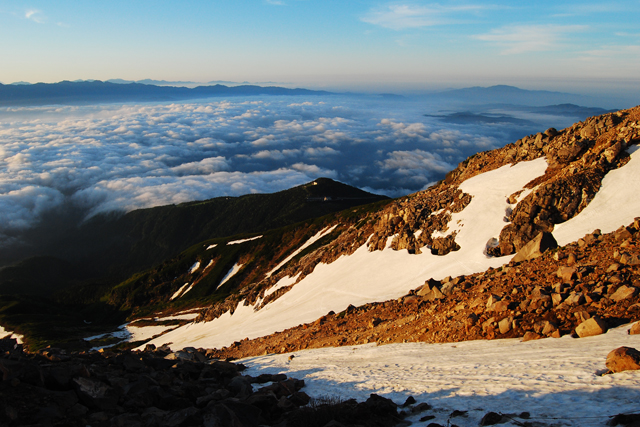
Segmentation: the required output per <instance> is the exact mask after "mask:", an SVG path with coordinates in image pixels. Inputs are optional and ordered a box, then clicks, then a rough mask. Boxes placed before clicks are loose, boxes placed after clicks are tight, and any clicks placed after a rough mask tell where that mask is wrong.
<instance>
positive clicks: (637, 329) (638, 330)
mask: <svg viewBox="0 0 640 427" xmlns="http://www.w3.org/2000/svg"><path fill="white" fill-rule="evenodd" d="M638 334H640V322H636V323H634V324H633V326H632V327H631V329H629V335H638Z"/></svg>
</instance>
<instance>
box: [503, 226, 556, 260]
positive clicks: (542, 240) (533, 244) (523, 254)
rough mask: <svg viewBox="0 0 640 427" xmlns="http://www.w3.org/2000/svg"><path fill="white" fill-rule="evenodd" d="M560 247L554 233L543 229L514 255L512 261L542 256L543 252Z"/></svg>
mask: <svg viewBox="0 0 640 427" xmlns="http://www.w3.org/2000/svg"><path fill="white" fill-rule="evenodd" d="M557 247H558V242H556V239H555V237H553V234H551V233H549V232H546V231H543V232H540V233H538V235H537V236H536V237H534V238H533V240H530V241H529V242H528V243H527V244H526V245H524V246H523V247H522V248H521V249H520V250H519V251H518V253H516V255H515V256H514V257H513V259H512V261H514V262H522V261H526V260H529V259H534V258H538V257H540V256H542V254H543V253H544V252H546V251H548V250H549V249H554V248H557Z"/></svg>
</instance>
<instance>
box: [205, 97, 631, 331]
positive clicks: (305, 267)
mask: <svg viewBox="0 0 640 427" xmlns="http://www.w3.org/2000/svg"><path fill="white" fill-rule="evenodd" d="M638 142H640V108H638V107H636V108H634V109H630V110H624V111H619V112H616V113H611V114H606V115H603V116H598V117H593V118H590V119H588V120H586V121H585V122H582V123H577V124H575V125H574V126H572V127H570V128H567V129H564V130H561V131H557V130H555V129H548V130H547V131H545V132H544V133H538V134H536V135H532V136H529V137H526V138H523V139H521V140H518V141H516V142H515V143H513V144H509V145H507V146H505V147H503V148H501V149H498V150H493V151H489V152H483V153H478V154H476V155H475V156H472V157H471V158H469V159H468V160H466V161H465V162H463V163H461V164H460V165H459V166H458V167H457V168H456V169H455V170H454V171H452V172H450V173H449V174H448V175H447V177H446V179H445V180H444V181H443V182H441V183H439V184H438V185H435V186H433V187H431V188H429V189H428V190H425V191H422V192H418V193H415V194H412V195H409V196H407V197H404V198H401V199H398V200H395V201H394V202H393V203H390V204H388V205H386V206H385V207H384V208H383V209H380V210H375V211H372V212H369V213H366V214H365V215H362V214H361V215H359V216H358V217H356V218H355V219H353V220H352V221H351V222H345V221H344V220H343V219H342V218H341V220H343V221H342V222H339V223H338V224H335V225H337V227H338V230H339V231H340V233H339V235H338V234H336V238H335V239H334V240H332V241H331V242H329V243H327V244H326V245H324V246H322V247H320V248H318V249H317V250H315V251H313V252H311V253H309V254H306V255H305V256H304V257H302V258H300V259H299V260H297V261H298V262H290V263H289V264H287V265H286V266H284V268H282V269H281V270H280V271H279V272H278V274H274V275H272V276H269V277H267V278H264V279H262V280H261V281H257V282H254V283H250V282H244V283H241V284H239V287H240V288H241V289H242V291H241V292H239V293H238V294H236V295H232V296H230V297H229V298H228V299H227V301H225V303H223V304H222V305H219V306H214V307H211V308H210V309H208V310H207V311H206V312H205V313H204V314H203V316H202V317H201V320H203V321H209V320H212V319H214V318H217V317H218V316H220V315H221V314H222V313H224V312H226V311H227V310H232V311H233V309H234V308H235V307H236V306H237V304H238V303H240V302H241V301H244V302H243V304H245V305H248V304H251V305H253V304H254V303H255V302H257V301H258V300H260V299H263V298H264V297H265V293H267V292H268V289H269V288H270V287H272V286H274V285H276V284H277V283H278V281H279V280H281V279H282V278H284V277H297V282H300V281H301V280H302V279H303V278H304V277H305V276H306V275H308V274H310V273H312V272H313V271H314V269H315V267H316V266H317V265H319V264H320V263H323V264H330V263H332V262H334V261H336V260H337V259H338V258H340V257H342V256H345V255H351V254H353V253H354V252H355V251H356V250H357V249H358V248H359V247H361V246H362V245H365V244H366V245H367V247H368V249H369V251H383V250H394V251H400V250H403V249H406V250H407V251H408V253H410V254H420V253H421V252H422V251H431V253H433V254H437V255H446V254H448V253H450V252H451V251H455V250H457V249H459V245H458V244H457V243H456V231H450V230H448V226H449V223H450V221H451V218H452V214H455V213H458V212H461V211H463V210H464V208H465V207H466V206H467V205H468V203H469V202H470V200H471V196H470V195H468V194H464V193H463V192H462V191H461V190H460V189H459V186H460V184H461V183H462V182H464V181H466V180H468V179H470V178H472V177H474V176H477V175H480V174H483V173H487V172H489V171H492V170H496V169H498V168H500V167H502V166H504V165H507V164H513V163H519V162H525V161H529V160H534V159H537V158H541V157H544V158H545V159H546V160H547V163H548V167H547V169H546V171H545V173H544V175H542V176H539V177H537V178H536V179H534V180H533V181H531V182H529V184H527V185H526V186H525V188H524V190H523V191H522V192H520V193H515V194H511V195H509V197H508V203H509V204H510V207H509V208H508V210H507V212H506V213H505V221H506V224H505V226H504V228H503V229H502V231H501V232H500V235H499V239H498V240H497V241H493V242H487V247H486V248H481V250H482V249H485V250H486V252H487V254H488V255H492V256H506V255H511V254H514V253H515V252H516V251H518V250H519V249H521V248H522V247H523V246H524V244H526V243H527V242H528V241H530V240H531V239H533V238H534V237H535V236H536V235H537V234H538V233H540V232H543V231H552V230H553V227H554V225H555V224H558V223H562V222H565V221H567V220H568V219H571V218H573V217H575V216H576V215H578V214H579V213H580V212H581V211H582V210H583V209H584V208H585V207H586V206H587V205H588V203H589V202H590V201H591V200H592V199H593V197H594V195H595V194H596V193H597V191H598V189H599V188H600V183H601V181H602V179H603V177H604V176H605V175H606V174H607V172H609V171H611V170H614V169H616V168H619V167H621V166H623V165H625V164H626V162H628V160H629V155H628V153H627V151H626V149H627V148H628V147H630V146H632V145H634V144H637V143H638ZM327 225H334V224H331V223H328V224H327ZM620 225H623V224H620ZM434 236H436V237H434ZM389 239H391V243H390V247H389V248H386V246H387V242H388V241H389ZM507 261H508V259H507V260H505V262H507ZM254 280H255V279H254ZM290 288H291V287H289V288H283V289H281V290H279V291H278V293H277V295H274V296H272V297H271V298H270V299H269V301H273V300H274V299H276V298H277V297H279V296H281V295H283V294H284V293H285V292H286V290H288V289H290ZM261 306H264V302H263V304H262V305H261Z"/></svg>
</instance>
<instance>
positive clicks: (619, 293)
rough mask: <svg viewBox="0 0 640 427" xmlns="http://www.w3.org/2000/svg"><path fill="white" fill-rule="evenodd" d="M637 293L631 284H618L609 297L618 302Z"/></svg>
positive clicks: (636, 289)
mask: <svg viewBox="0 0 640 427" xmlns="http://www.w3.org/2000/svg"><path fill="white" fill-rule="evenodd" d="M637 293H638V288H634V287H633V286H627V285H622V286H620V287H619V288H618V289H617V290H616V291H615V292H614V293H613V295H611V296H610V297H609V298H611V299H612V300H614V301H616V302H618V301H622V300H623V299H627V298H631V297H633V296H634V295H635V294H637Z"/></svg>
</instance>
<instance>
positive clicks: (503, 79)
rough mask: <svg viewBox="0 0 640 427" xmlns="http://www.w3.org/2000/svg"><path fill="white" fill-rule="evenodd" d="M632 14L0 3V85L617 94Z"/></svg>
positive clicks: (290, 2) (505, 8) (634, 45)
mask: <svg viewBox="0 0 640 427" xmlns="http://www.w3.org/2000/svg"><path fill="white" fill-rule="evenodd" d="M638 22H640V0H627V1H615V2H605V1H584V0H580V1H563V2H555V1H538V2H511V1H501V0H497V1H491V2H489V1H473V0H471V1H443V2H439V3H436V2H430V1H419V0H416V1H399V2H386V1H367V0H350V1H344V0H342V1H338V0H244V1H230V0H218V1H211V0H206V1H189V2H175V1H157V0H154V1H145V0H140V1H135V2H131V1H126V2H125V1H119V0H113V1H110V2H78V1H69V0H59V1H55V2H52V1H38V0H34V1H0V38H1V39H2V40H3V43H2V44H1V45H0V57H1V58H2V67H0V82H2V83H11V82H16V81H28V82H32V83H33V82H40V81H41V82H55V81H61V80H76V79H100V80H107V79H114V78H122V79H128V80H140V79H146V78H150V79H156V80H170V81H195V82H209V81H215V80H226V81H240V82H242V81H249V82H258V83H260V82H275V83H278V84H282V85H287V86H305V87H324V88H329V89H343V90H353V89H355V90H379V89H389V90H395V91H403V90H405V91H410V90H429V89H434V88H440V87H464V86H469V85H483V86H486V85H491V84H513V85H517V86H519V87H523V88H528V89H559V88H565V89H566V88H569V89H575V90H578V89H585V90H586V89H589V90H595V89H599V90H619V91H624V90H625V88H628V87H630V86H633V87H637V85H638V82H639V81H640V79H639V78H638V72H637V70H638V69H639V68H640V27H639V26H638Z"/></svg>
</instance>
